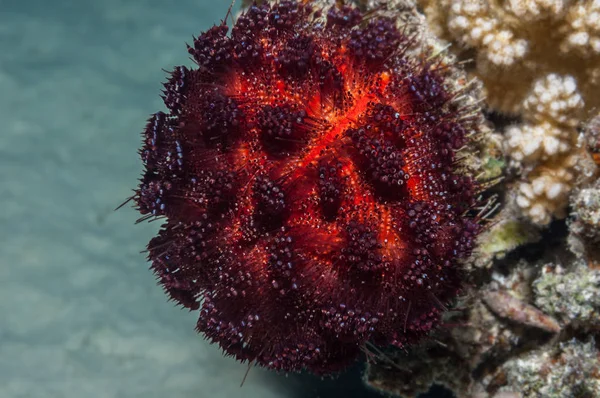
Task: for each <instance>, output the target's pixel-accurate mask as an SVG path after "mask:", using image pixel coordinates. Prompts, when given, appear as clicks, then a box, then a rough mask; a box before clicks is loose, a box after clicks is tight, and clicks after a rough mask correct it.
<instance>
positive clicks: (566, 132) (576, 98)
mask: <svg viewBox="0 0 600 398" xmlns="http://www.w3.org/2000/svg"><path fill="white" fill-rule="evenodd" d="M420 4H421V5H422V7H423V9H424V12H425V14H426V15H427V18H428V20H429V22H430V25H432V26H433V27H434V28H436V32H437V34H438V35H439V36H440V37H442V38H444V39H446V40H449V41H452V42H456V43H458V44H459V46H457V47H455V51H457V52H458V53H459V55H460V56H461V57H463V58H471V57H473V58H474V59H475V64H474V66H473V68H472V73H473V74H474V75H476V76H477V77H478V78H480V79H481V80H482V81H483V85H484V90H485V94H486V97H487V98H486V100H487V105H488V107H490V108H491V109H492V110H494V111H496V112H500V113H502V114H507V115H516V116H518V117H519V118H520V119H521V122H520V123H519V124H514V125H511V126H509V127H508V128H507V129H506V139H505V143H504V146H505V151H506V154H507V156H508V157H509V160H510V163H511V166H513V168H514V169H515V170H516V171H517V173H516V174H517V175H518V176H519V177H520V181H517V182H516V183H514V184H513V185H512V190H511V195H513V196H514V197H515V199H516V203H517V205H518V207H519V208H520V212H521V215H523V216H525V217H526V218H528V219H529V220H530V221H531V222H533V223H534V224H536V225H539V226H545V225H548V224H549V223H550V221H551V220H552V219H553V218H564V217H566V215H567V211H566V210H567V205H568V201H569V196H570V195H571V193H572V192H573V189H574V188H575V187H576V186H577V185H578V184H579V182H580V181H578V180H577V178H576V175H577V174H579V170H577V167H578V166H577V165H578V164H579V163H580V162H581V161H582V159H584V158H585V157H586V152H585V150H584V149H583V148H582V147H581V146H580V145H578V133H579V132H578V128H581V127H582V125H583V123H584V121H585V118H586V117H587V116H588V112H589V111H591V110H593V109H595V108H596V107H598V106H599V105H600V97H598V95H597V94H596V93H597V92H598V90H600V22H598V21H599V20H600V19H599V18H598V15H600V3H599V2H598V1H596V0H580V1H566V0H524V1H522V0H518V1H517V0H514V1H512V0H511V1H504V2H493V1H488V0H460V1H450V0H442V1H432V0H421V1H420Z"/></svg>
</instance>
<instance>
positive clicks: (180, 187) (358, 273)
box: [132, 0, 497, 373]
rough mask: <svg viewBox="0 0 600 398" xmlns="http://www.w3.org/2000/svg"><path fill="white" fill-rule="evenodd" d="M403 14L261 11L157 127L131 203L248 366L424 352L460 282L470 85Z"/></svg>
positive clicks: (177, 76) (469, 235) (152, 126)
mask: <svg viewBox="0 0 600 398" xmlns="http://www.w3.org/2000/svg"><path fill="white" fill-rule="evenodd" d="M380 8H381V7H380ZM390 14H391V15H394V13H393V9H392V10H385V9H380V10H379V11H378V12H374V13H371V14H369V17H368V18H364V17H363V14H362V13H361V12H360V11H359V9H358V8H353V7H350V6H341V7H332V8H326V9H318V8H315V7H313V5H309V4H307V3H306V2H296V1H289V0H288V1H279V2H275V3H274V4H272V5H269V4H267V3H265V4H262V5H252V6H250V7H249V8H248V9H247V10H246V11H245V12H243V13H242V14H241V15H240V16H239V17H238V18H237V20H236V22H235V24H234V26H233V27H232V29H231V33H230V34H228V31H229V28H228V27H227V26H226V25H225V24H224V23H223V24H221V25H217V26H214V27H213V28H211V29H209V30H208V31H206V32H205V33H202V34H201V35H200V36H199V37H198V38H196V39H194V42H193V44H192V45H190V46H189V47H188V51H189V53H190V54H191V56H192V57H193V59H194V61H195V62H196V64H197V67H195V68H188V67H186V66H178V67H176V68H174V70H173V71H172V72H171V73H170V76H169V78H168V81H167V82H166V83H165V85H164V86H165V88H164V91H163V99H164V102H165V106H166V108H167V111H166V112H162V111H161V112H157V113H156V114H154V115H153V116H152V117H151V118H150V120H149V121H148V123H147V126H146V129H145V131H144V143H143V148H142V150H141V151H140V153H141V157H142V161H143V163H144V165H145V173H144V175H143V176H142V179H141V182H140V185H139V187H138V189H137V190H136V193H135V195H134V196H133V198H132V199H133V200H134V201H135V202H136V204H137V207H138V210H139V212H140V213H141V214H142V218H141V220H149V219H164V220H165V223H164V225H163V227H162V229H161V231H160V232H159V235H158V236H157V237H156V238H154V239H152V241H151V242H150V244H149V246H148V252H149V258H150V260H151V261H152V269H153V271H154V272H155V273H156V275H157V277H158V280H159V282H160V284H162V286H163V287H164V289H165V290H166V292H167V293H168V295H169V296H170V297H171V298H172V299H173V300H175V301H176V302H177V303H179V304H181V305H182V306H183V307H186V308H188V309H190V310H199V320H198V323H197V330H198V331H199V332H201V333H203V334H204V335H205V336H206V337H207V338H208V339H209V340H210V341H212V342H215V343H218V344H219V345H220V346H221V348H222V349H223V350H224V351H225V353H227V354H229V355H232V356H234V357H236V358H237V359H239V360H242V361H248V362H254V363H257V364H259V365H262V366H265V367H268V368H271V369H276V370H285V371H299V370H302V369H308V370H310V371H312V372H315V373H330V372H333V371H336V370H339V369H342V368H344V367H345V366H347V365H348V364H349V363H350V362H352V361H353V360H354V359H355V358H356V357H357V356H358V354H359V353H360V350H361V348H363V347H364V345H365V344H366V343H367V342H369V341H371V342H374V343H376V344H382V345H386V344H391V345H394V346H396V347H405V346H407V345H409V344H411V343H413V342H416V341H418V340H419V339H420V338H422V337H423V336H425V335H426V334H427V333H428V332H429V331H430V330H432V329H433V328H435V326H436V325H437V324H438V323H439V321H440V317H441V314H442V312H443V309H444V308H445V307H444V303H448V302H449V301H450V300H451V299H452V298H453V297H455V296H456V294H457V292H458V291H459V290H460V288H461V286H462V281H461V276H462V274H461V272H462V269H461V267H462V261H463V260H464V259H465V258H467V257H468V256H469V254H470V252H471V249H472V247H473V244H474V239H475V237H476V235H477V233H478V231H479V229H480V228H479V225H478V223H479V222H480V220H481V216H480V214H481V211H482V210H481V209H478V208H475V206H479V205H480V202H479V200H478V198H477V196H478V195H479V193H480V192H481V190H482V189H483V186H480V185H479V184H478V183H477V181H476V179H475V177H474V176H475V175H478V174H479V173H480V171H477V170H475V169H476V168H477V165H478V162H476V161H474V160H473V159H474V158H475V156H473V155H471V153H472V152H473V151H477V150H478V148H479V147H480V146H485V145H484V144H479V143H477V141H476V140H477V139H479V137H481V132H482V131H484V128H483V127H482V126H481V122H482V117H481V114H480V112H479V108H478V105H477V101H476V99H475V98H474V97H473V95H472V94H471V91H470V90H472V89H473V88H474V87H475V85H472V86H471V88H468V87H467V86H466V82H467V80H466V79H465V77H464V75H463V74H462V73H461V72H460V71H459V70H458V69H457V68H455V67H454V66H453V65H452V60H450V59H446V58H445V56H444V55H443V54H441V53H439V52H432V50H433V49H434V48H435V46H434V45H432V44H431V43H432V42H431V41H429V40H424V41H419V40H418V38H419V37H420V36H419V35H413V34H411V29H412V30H414V28H413V27H412V25H411V24H406V25H404V26H408V28H407V29H404V28H401V27H399V26H397V25H396V23H395V22H394V19H391V18H390V17H389V15H390ZM399 20H403V19H402V18H399ZM404 20H405V19H404ZM417 33H418V31H417ZM469 159H471V161H470V160H469ZM485 163H486V164H488V163H489V161H486V162H485ZM492 167H495V166H492ZM496 168H497V167H496ZM488 174H489V172H485V171H484V172H483V173H482V175H488ZM484 209H485V207H484Z"/></svg>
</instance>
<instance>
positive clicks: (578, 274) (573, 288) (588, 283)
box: [533, 263, 600, 327]
mask: <svg viewBox="0 0 600 398" xmlns="http://www.w3.org/2000/svg"><path fill="white" fill-rule="evenodd" d="M533 288H534V291H535V304H536V305H537V306H538V307H539V308H540V309H541V310H542V311H544V312H546V313H548V314H552V315H554V316H556V317H557V318H559V319H561V320H562V321H563V322H565V323H569V324H573V323H575V324H577V326H579V327H582V326H586V327H589V326H600V270H598V269H591V268H589V267H588V266H587V264H585V263H580V264H577V266H576V267H575V268H573V269H569V270H565V269H564V268H562V267H560V266H546V267H543V269H542V273H541V275H540V276H539V277H538V278H537V279H536V280H535V282H534V283H533Z"/></svg>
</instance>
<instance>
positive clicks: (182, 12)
mask: <svg viewBox="0 0 600 398" xmlns="http://www.w3.org/2000/svg"><path fill="white" fill-rule="evenodd" d="M228 7H229V2H223V1H208V0H178V1H177V2H176V5H175V2H166V1H158V0H135V1H134V0H131V1H125V0H103V1H102V2H100V1H92V0H53V1H41V0H25V1H15V0H2V1H0V119H1V120H2V125H3V127H2V130H1V135H0V182H1V186H0V193H1V200H2V204H3V209H2V212H1V213H0V218H1V221H0V223H1V225H2V227H1V228H0V260H1V266H0V397H2V398H17V397H19V398H20V397H61V398H69V397H77V398H80V397H86V398H87V397H89V398H100V397H145V398H151V397H161V398H162V397H170V398H180V397H215V398H220V397H242V396H243V397H257V398H258V397H260V398H270V397H290V398H292V397H294V398H296V397H297V398H304V397H306V398H308V397H342V396H343V397H348V398H352V397H376V396H379V395H378V394H376V393H375V392H372V391H369V390H367V389H366V388H364V387H363V386H362V384H361V380H360V371H361V366H360V365H358V366H357V367H356V368H355V369H353V370H351V371H350V372H349V373H347V374H345V375H341V376H340V377H338V378H337V379H334V380H332V379H325V380H322V379H319V378H315V377H312V376H309V375H289V376H286V375H277V374H275V373H273V372H267V371H264V370H262V369H259V368H253V369H252V370H251V371H250V373H249V375H248V378H247V380H246V382H245V384H244V386H243V387H242V388H240V383H241V381H242V379H243V377H244V374H245V372H246V369H247V366H246V365H243V364H239V363H237V362H236V361H235V360H233V359H231V358H225V357H223V356H222V355H221V353H220V351H219V349H218V348H217V347H216V346H211V345H209V344H208V343H207V342H206V341H204V340H203V339H202V337H201V336H199V335H197V334H196V333H195V331H194V325H195V322H196V317H197V316H196V314H194V313H189V312H187V311H186V310H182V309H180V308H175V306H174V304H173V303H170V302H167V298H166V296H165V294H164V293H163V292H162V289H161V288H160V287H158V286H156V282H155V278H154V276H153V275H152V273H151V272H150V271H149V270H148V264H147V263H146V260H145V255H144V254H140V251H141V250H143V249H144V247H145V245H146V243H147V242H148V240H149V239H150V238H151V237H152V236H153V235H154V234H155V232H156V230H157V229H158V227H159V223H158V222H156V223H151V224H147V223H142V224H139V225H135V224H134V223H135V220H136V219H137V218H138V216H139V215H138V214H137V213H136V212H135V211H134V210H133V209H132V208H130V207H129V206H126V207H124V208H122V209H120V210H119V211H117V212H115V211H113V209H114V208H115V207H116V206H118V205H119V204H120V203H121V202H123V201H124V200H125V199H126V198H127V197H129V196H130V195H131V192H132V191H131V189H132V188H133V187H134V186H135V185H136V183H137V178H138V177H139V176H140V173H141V167H142V165H141V162H140V160H139V158H138V154H137V149H138V147H139V146H140V133H141V131H142V128H143V127H144V125H145V122H146V119H147V118H148V116H149V114H150V113H151V112H154V111H155V110H157V109H162V108H163V106H162V103H161V99H160V97H159V94H160V89H161V88H162V87H161V83H162V82H163V81H164V80H165V73H164V71H163V70H162V69H170V68H171V67H172V66H174V65H179V64H189V63H190V61H189V59H188V54H187V51H186V48H185V43H186V42H190V41H191V40H192V35H197V34H198V33H200V32H201V31H203V30H206V29H207V28H209V27H210V26H212V24H213V23H218V22H219V21H220V20H221V19H222V18H223V17H224V16H225V14H226V12H227V8H228Z"/></svg>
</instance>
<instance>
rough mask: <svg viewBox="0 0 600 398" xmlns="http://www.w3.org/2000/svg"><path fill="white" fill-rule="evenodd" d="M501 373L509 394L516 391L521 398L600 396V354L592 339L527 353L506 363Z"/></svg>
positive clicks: (567, 342)
mask: <svg viewBox="0 0 600 398" xmlns="http://www.w3.org/2000/svg"><path fill="white" fill-rule="evenodd" d="M501 373H502V375H503V377H504V378H505V379H506V382H507V384H509V385H510V386H511V387H510V391H515V390H516V391H519V392H520V393H521V396H522V397H540V398H541V397H544V398H546V397H547V398H567V397H590V398H591V397H597V396H598V395H600V353H598V351H597V350H596V347H595V344H594V340H593V339H589V340H588V341H586V342H581V341H578V340H576V339H572V340H569V341H565V342H563V343H560V344H559V345H558V346H557V347H550V348H542V349H540V350H537V351H534V352H531V353H528V354H527V355H524V356H522V357H519V358H515V359H512V360H510V361H508V362H506V363H505V364H504V366H503V367H502V370H501Z"/></svg>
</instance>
